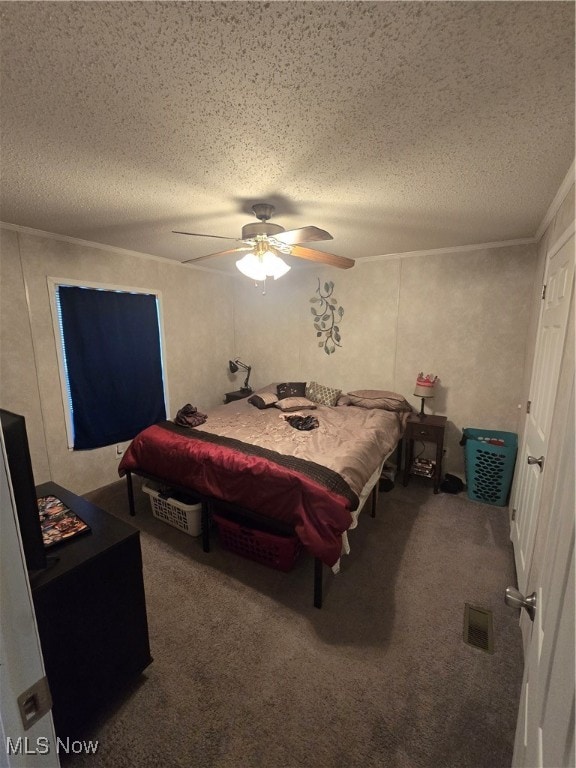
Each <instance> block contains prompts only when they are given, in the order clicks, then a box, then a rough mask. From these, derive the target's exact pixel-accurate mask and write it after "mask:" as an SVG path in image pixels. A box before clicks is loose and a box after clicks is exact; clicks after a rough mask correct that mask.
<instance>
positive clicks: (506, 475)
mask: <svg viewBox="0 0 576 768" xmlns="http://www.w3.org/2000/svg"><path fill="white" fill-rule="evenodd" d="M463 442H464V460H465V467H466V486H467V492H468V498H469V499H472V500H473V501H480V502H482V503H483V504H493V505H494V506H497V507H504V506H506V504H507V503H508V495H509V493H510V486H511V485H512V477H513V475H514V465H515V463H516V453H517V451H518V435H516V434H515V433H514V432H499V431H498V430H495V429H474V428H472V427H467V428H466V429H465V430H464V431H463Z"/></svg>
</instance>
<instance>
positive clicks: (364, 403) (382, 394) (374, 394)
mask: <svg viewBox="0 0 576 768" xmlns="http://www.w3.org/2000/svg"><path fill="white" fill-rule="evenodd" d="M348 397H349V398H350V400H351V401H352V405H358V406H360V408H380V409H381V410H383V411H399V412H400V411H411V410H412V406H411V405H410V403H409V402H408V401H407V400H406V399H405V398H404V397H402V395H399V394H398V393H396V392H387V391H386V390H380V389H357V390H356V391H355V392H348Z"/></svg>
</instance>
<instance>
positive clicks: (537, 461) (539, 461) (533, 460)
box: [528, 456, 544, 472]
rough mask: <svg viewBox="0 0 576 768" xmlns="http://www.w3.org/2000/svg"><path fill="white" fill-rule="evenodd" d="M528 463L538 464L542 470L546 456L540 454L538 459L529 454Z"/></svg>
mask: <svg viewBox="0 0 576 768" xmlns="http://www.w3.org/2000/svg"><path fill="white" fill-rule="evenodd" d="M528 464H538V466H539V467H540V472H542V470H543V469H544V456H540V458H539V459H537V458H536V457H535V456H528Z"/></svg>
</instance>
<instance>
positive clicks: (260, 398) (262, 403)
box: [248, 392, 278, 410]
mask: <svg viewBox="0 0 576 768" xmlns="http://www.w3.org/2000/svg"><path fill="white" fill-rule="evenodd" d="M248 402H249V403H251V404H252V405H255V406H256V408H259V409H260V410H262V409H263V408H271V407H272V406H273V405H274V403H277V402H278V398H277V397H276V395H275V394H274V392H261V393H260V394H259V395H252V396H251V397H249V398H248Z"/></svg>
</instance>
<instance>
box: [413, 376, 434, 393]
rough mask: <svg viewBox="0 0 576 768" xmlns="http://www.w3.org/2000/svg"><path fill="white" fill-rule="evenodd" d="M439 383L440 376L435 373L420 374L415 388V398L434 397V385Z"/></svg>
mask: <svg viewBox="0 0 576 768" xmlns="http://www.w3.org/2000/svg"><path fill="white" fill-rule="evenodd" d="M437 381H438V376H434V374H433V373H427V374H426V375H424V374H423V373H419V374H418V376H417V378H416V384H415V386H414V395H415V397H434V385H435V384H436V382H437Z"/></svg>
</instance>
